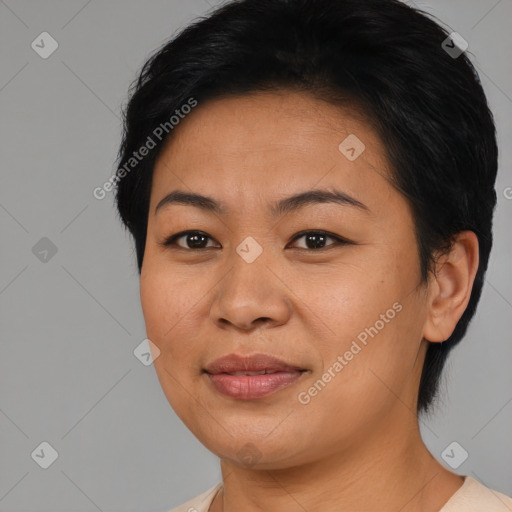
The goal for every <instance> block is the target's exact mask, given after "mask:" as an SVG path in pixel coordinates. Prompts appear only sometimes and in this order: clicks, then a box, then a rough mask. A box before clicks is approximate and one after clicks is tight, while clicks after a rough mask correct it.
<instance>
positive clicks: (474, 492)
mask: <svg viewBox="0 0 512 512" xmlns="http://www.w3.org/2000/svg"><path fill="white" fill-rule="evenodd" d="M221 488H222V482H221V483H218V484H217V485H214V486H213V487H211V488H210V489H208V490H207V491H205V492H203V493H202V494H200V495H199V496H196V497H195V498H192V499H191V500H189V501H187V502H186V503H183V505H181V506H179V507H177V508H174V509H172V510H171V511H170V512H208V509H209V508H210V505H211V504H212V502H213V499H214V498H215V495H216V494H217V492H219V491H220V489H221ZM511 511H512V498H511V497H509V496H506V495H505V494H502V493H501V492H498V491H495V490H493V489H490V488H489V487H486V486H485V485H482V484H481V483H480V482H479V481H478V480H475V479H474V478H472V477H471V476H469V475H466V476H465V477H464V483H463V484H462V486H461V487H459V489H458V490H457V491H456V492H455V494H453V495H452V497H451V498H450V499H449V500H448V501H447V502H446V503H445V505H444V506H443V508H442V509H441V510H439V512H511Z"/></svg>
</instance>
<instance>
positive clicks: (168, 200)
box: [155, 189, 370, 217]
mask: <svg viewBox="0 0 512 512" xmlns="http://www.w3.org/2000/svg"><path fill="white" fill-rule="evenodd" d="M319 203H335V204H339V205H342V206H352V207H355V208H359V209H360V210H363V211H366V212H370V209H369V208H368V207H367V206H366V205H365V204H363V203H362V202H361V201H358V200H357V199H355V198H354V197H352V196H350V195H348V194H346V193H345V192H341V191H339V190H319V189H316V190H308V191H306V192H301V193H299V194H295V195H293V196H289V197H286V198H284V199H281V200H279V201H277V202H276V203H274V204H272V205H271V206H270V212H271V214H272V215H273V216H274V217H277V216H282V215H285V214H287V213H290V212H293V211H297V210H299V209H301V208H303V207H304V206H307V205H310V204H319ZM170 204H183V205H187V206H194V207H196V208H200V209H201V210H204V211H207V212H212V213H217V214H219V215H225V214H226V213H227V209H226V207H225V206H224V205H223V204H222V203H219V202H217V201H216V200H215V199H213V198H211V197H208V196H203V195H201V194H195V193H192V192H183V191H181V190H173V191H172V192H170V193H169V194H167V195H166V196H165V197H164V198H163V199H162V200H161V201H160V202H159V203H158V204H157V205H156V208H155V215H156V214H157V213H158V211H159V210H160V209H161V208H163V207H164V206H166V205H170Z"/></svg>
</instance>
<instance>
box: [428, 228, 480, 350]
mask: <svg viewBox="0 0 512 512" xmlns="http://www.w3.org/2000/svg"><path fill="white" fill-rule="evenodd" d="M478 262H479V257H478V238H477V236H476V235H475V233H473V231H461V232H459V233H457V235H456V236H455V237H454V242H453V245H452V247H451V249H450V252H449V253H448V254H444V255H442V256H441V257H439V259H438V261H437V263H436V272H435V275H431V276H430V279H429V291H428V311H427V319H426V322H425V326H424V329H423V337H424V338H425V339H426V340H428V341H432V342H440V341H445V340H447V339H448V338H449V337H450V336H451V334H452V333H453V331H454V329H455V326H456V325H457V322H458V321H459V319H460V317H461V316H462V314H463V313H464V311H465V309H466V306H467V305H468V302H469V298H470V296H471V290H472V289H473V282H474V280H475V276H476V272H477V270H478Z"/></svg>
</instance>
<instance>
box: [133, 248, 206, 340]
mask: <svg viewBox="0 0 512 512" xmlns="http://www.w3.org/2000/svg"><path fill="white" fill-rule="evenodd" d="M201 290H202V293H201ZM203 295H204V283H203V286H201V283H200V279H198V280H191V279H187V280H186V281H184V279H183V275H181V276H180V274H179V273H177V272H176V271H172V269H170V268H166V267H164V266H162V265H158V264H154V263H153V262H152V261H150V259H149V258H148V260H147V263H146V260H145V262H144V266H143V269H142V272H141V278H140V300H141V305H142V312H143V315H144V321H145V324H146V332H147V335H148V338H149V339H150V340H151V341H153V343H155V344H156V345H157V346H158V347H159V348H160V349H161V350H162V349H165V350H172V349H174V345H176V344H174V343H173V342H172V340H173V339H175V338H176V337H177V336H178V335H179V333H180V332H183V329H186V328H187V323H190V322H191V321H192V320H193V317H194V314H195V311H196V309H197V308H198V307H200V305H201V296H203Z"/></svg>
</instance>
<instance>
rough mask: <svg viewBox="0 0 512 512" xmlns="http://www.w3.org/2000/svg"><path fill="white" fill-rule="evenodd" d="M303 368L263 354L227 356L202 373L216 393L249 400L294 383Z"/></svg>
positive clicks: (217, 360)
mask: <svg viewBox="0 0 512 512" xmlns="http://www.w3.org/2000/svg"><path fill="white" fill-rule="evenodd" d="M306 371H307V370H305V369H304V368H300V367H299V366H296V365H292V364H289V363H286V362H284V361H282V360H280V359H277V358H275V357H271V356H267V355H265V354H253V355H252V356H239V355H237V354H230V355H228V356H225V357H221V358H220V359H216V360H215V361H214V362H213V363H211V364H209V365H207V366H206V368H205V373H206V375H207V377H208V379H209V381H210V382H211V384H213V386H214V388H215V389H216V390H217V391H219V392H220V393H222V394H224V395H227V396H230V397H232V398H238V399H241V400H253V399H256V398H261V397H263V396H267V395H269V394H271V393H274V392H276V391H278V390H280V389H282V388H284V387H287V386H289V385H290V384H293V383H294V382H295V381H297V380H298V379H299V378H300V377H301V376H302V374H303V373H304V372H306Z"/></svg>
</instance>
